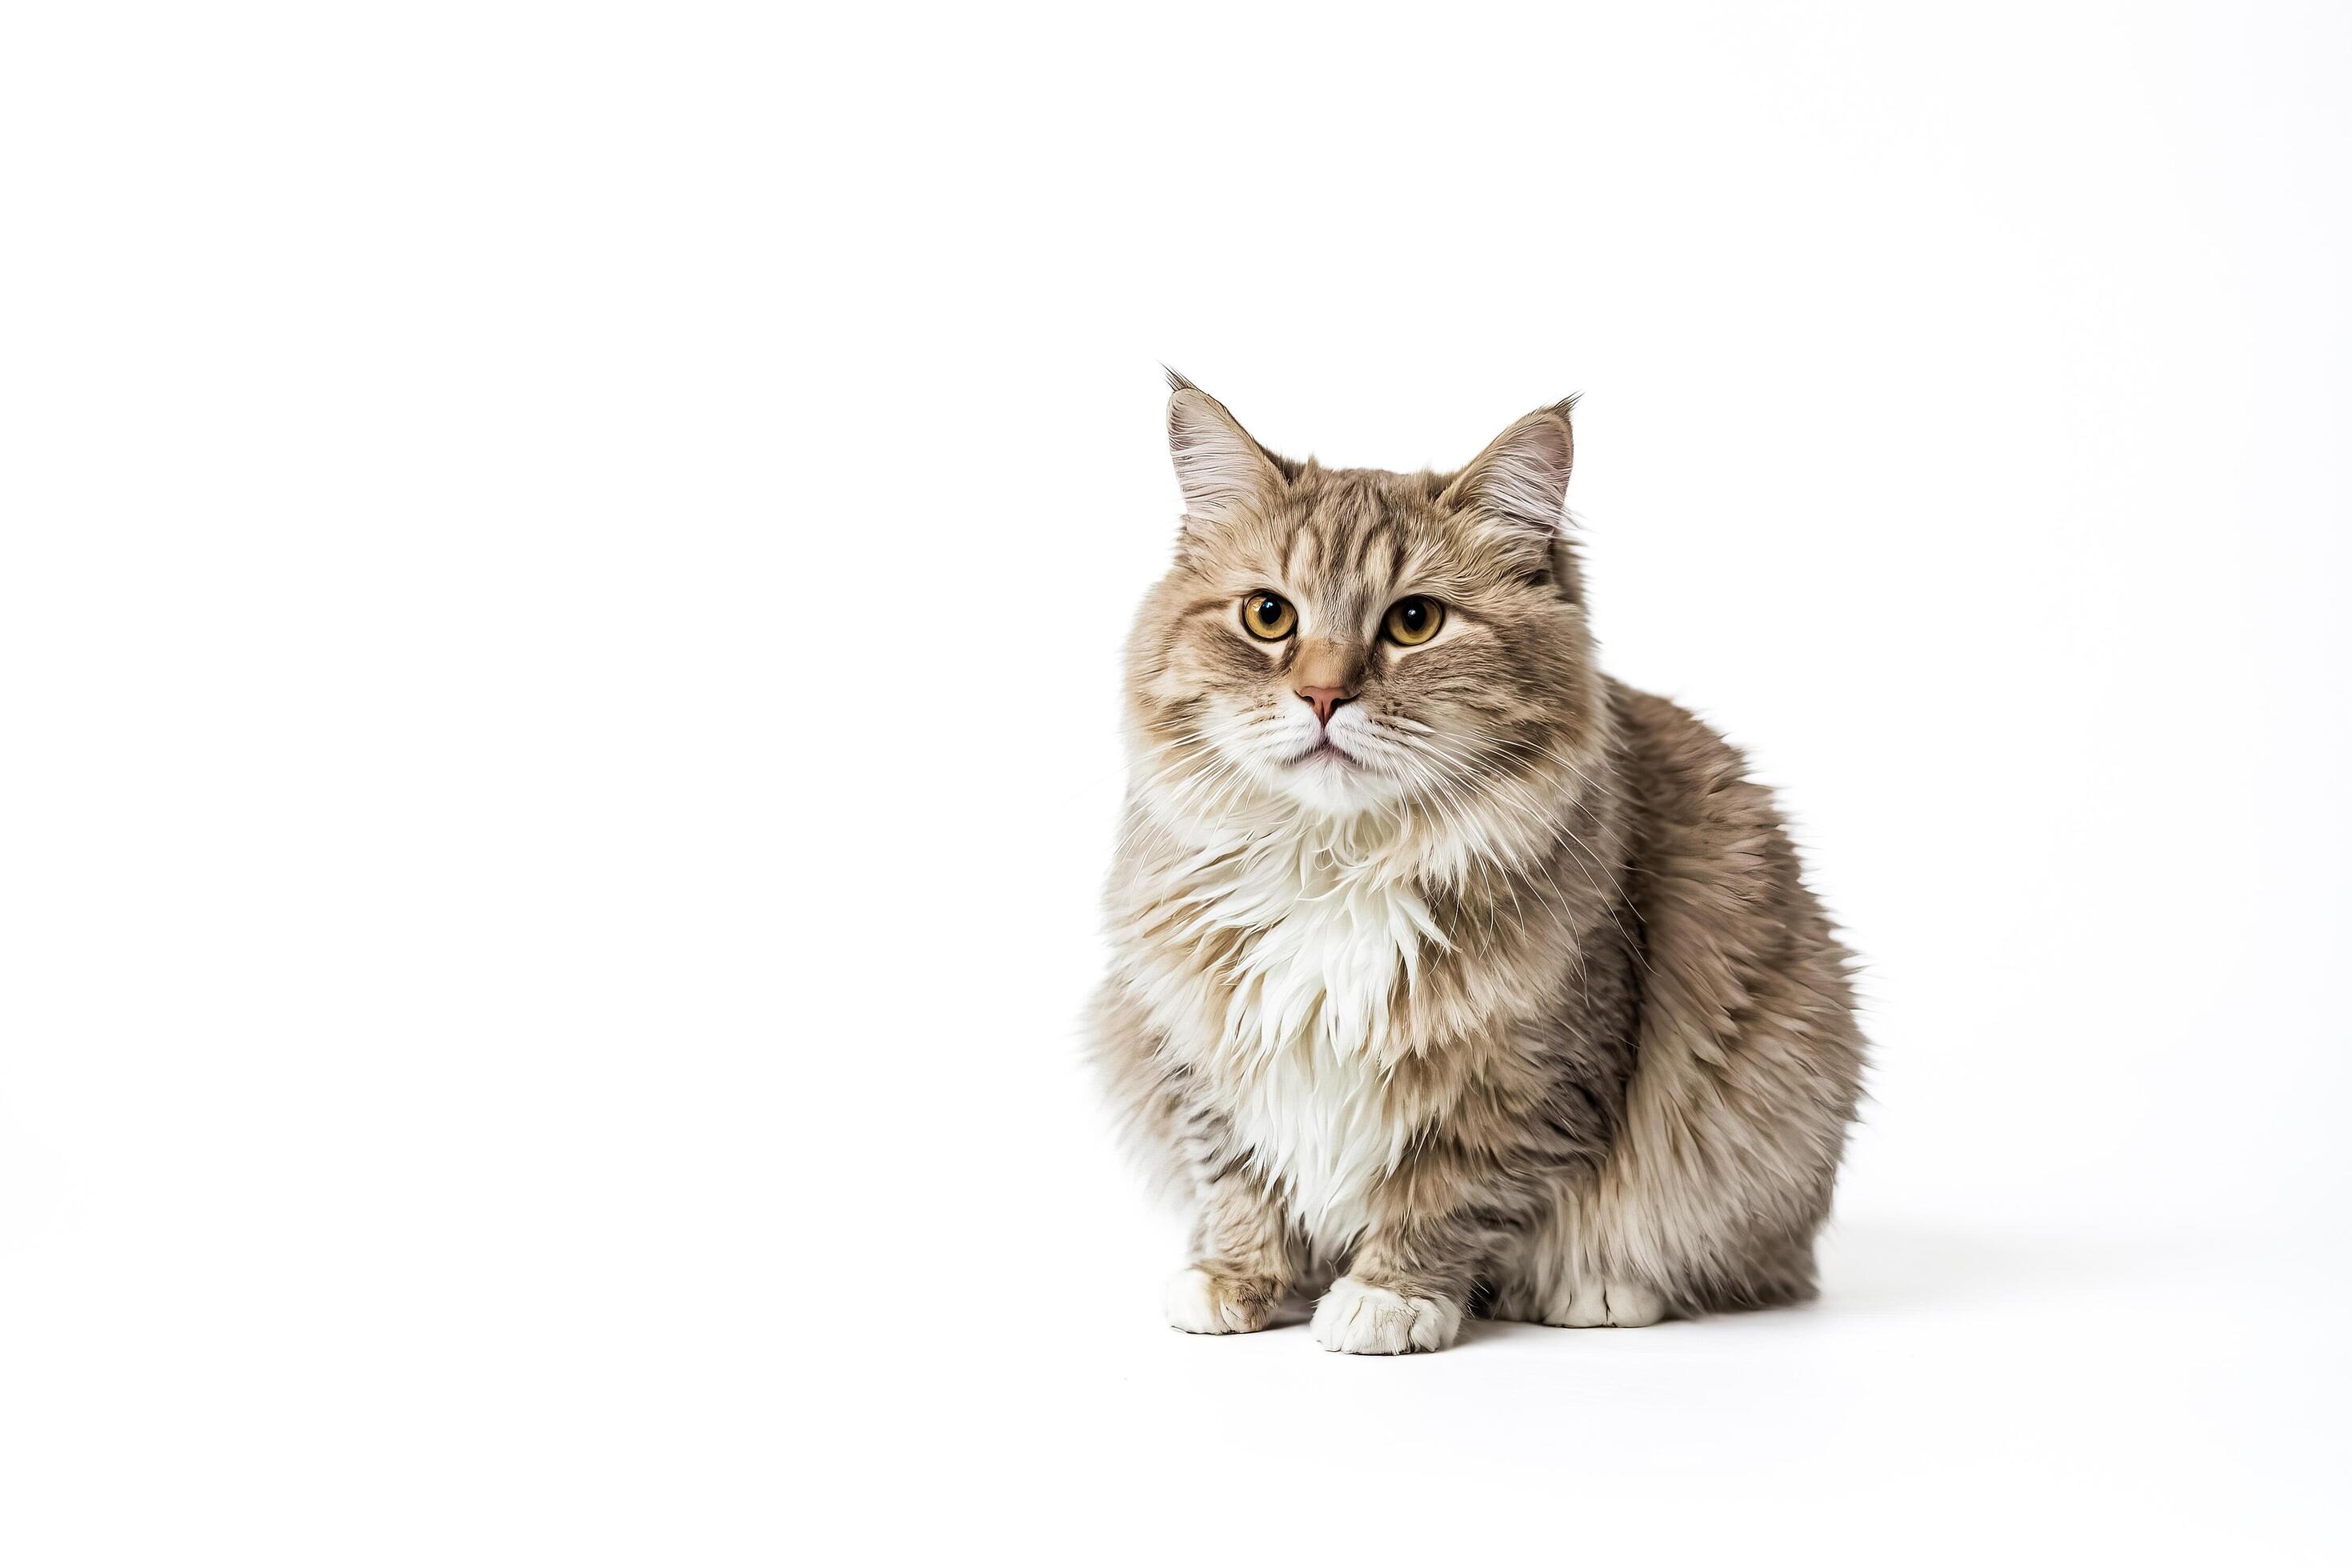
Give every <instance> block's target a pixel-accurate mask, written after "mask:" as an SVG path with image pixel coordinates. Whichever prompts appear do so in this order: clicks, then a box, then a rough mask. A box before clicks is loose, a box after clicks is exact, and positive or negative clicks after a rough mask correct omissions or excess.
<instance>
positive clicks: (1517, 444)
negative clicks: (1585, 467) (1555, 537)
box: [1438, 397, 1576, 533]
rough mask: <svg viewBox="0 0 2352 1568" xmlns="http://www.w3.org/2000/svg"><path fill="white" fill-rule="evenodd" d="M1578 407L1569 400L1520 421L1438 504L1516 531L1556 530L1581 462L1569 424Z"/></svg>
mask: <svg viewBox="0 0 2352 1568" xmlns="http://www.w3.org/2000/svg"><path fill="white" fill-rule="evenodd" d="M1575 405H1576V399H1575V398H1573V397H1570V398H1564V399H1562V400H1561V401H1560V402H1558V403H1555V404H1553V405H1551V406H1550V407H1549V408H1538V409H1537V410H1536V411H1535V412H1534V413H1532V414H1530V415H1528V416H1526V417H1525V418H1523V419H1520V420H1519V421H1517V423H1516V424H1514V425H1513V426H1511V427H1510V428H1509V429H1507V430H1506V431H1504V432H1503V433H1502V434H1501V435H1500V436H1497V437H1495V439H1494V440H1493V441H1491V442H1489V443H1488V444H1487V447H1486V450H1485V451H1483V452H1481V453H1479V454H1478V456H1477V457H1476V458H1475V459H1473V460H1472V462H1471V464H1470V466H1469V467H1468V468H1465V469H1463V470H1462V472H1461V473H1460V474H1458V475H1456V476H1455V477H1454V481H1453V483H1451V484H1449V485H1447V486H1446V487H1445V493H1444V495H1443V496H1441V497H1439V498H1438V499H1439V500H1441V501H1443V502H1444V503H1445V504H1447V505H1450V506H1458V507H1467V508H1472V509H1475V510H1479V511H1484V512H1486V513H1487V514H1489V515H1491V516H1493V517H1495V518H1496V519H1497V520H1499V521H1503V522H1506V523H1509V524H1512V525H1514V526H1517V527H1520V528H1528V529H1534V530H1537V531H1540V532H1543V533H1549V532H1551V531H1553V530H1555V529H1557V528H1558V527H1559V520H1560V513H1561V512H1562V510H1564V509H1565V508H1566V507H1567V505H1568V474H1569V469H1570V468H1571V467H1573V466H1574V464H1575V460H1576V435H1575V431H1574V429H1573V428H1572V427H1571V426H1570V424H1569V410H1570V408H1573V407H1574V406H1575Z"/></svg>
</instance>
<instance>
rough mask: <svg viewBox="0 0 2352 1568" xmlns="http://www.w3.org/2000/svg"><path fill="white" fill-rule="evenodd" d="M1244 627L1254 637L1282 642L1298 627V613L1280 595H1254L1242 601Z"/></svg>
mask: <svg viewBox="0 0 2352 1568" xmlns="http://www.w3.org/2000/svg"><path fill="white" fill-rule="evenodd" d="M1242 625H1243V626H1247V627H1248V628H1249V635H1250V636H1252V637H1260V638H1263V639H1264V640H1265V641H1267V642H1280V641H1281V640H1282V639H1283V638H1285V637H1288V636H1289V635H1290V632H1291V628H1292V627H1294V626H1297V625H1298V612H1297V610H1294V609H1292V608H1291V607H1290V601H1289V600H1287V599H1286V598H1283V597H1282V596H1281V595H1276V594H1252V595H1250V596H1249V597H1248V598H1246V599H1244V600H1243V601H1242Z"/></svg>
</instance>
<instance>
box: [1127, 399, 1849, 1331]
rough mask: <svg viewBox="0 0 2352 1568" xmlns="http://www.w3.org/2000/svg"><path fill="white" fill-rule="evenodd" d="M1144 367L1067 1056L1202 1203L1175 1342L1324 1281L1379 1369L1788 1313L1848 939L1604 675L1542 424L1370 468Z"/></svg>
mask: <svg viewBox="0 0 2352 1568" xmlns="http://www.w3.org/2000/svg"><path fill="white" fill-rule="evenodd" d="M1170 380H1171V384H1172V387H1173V392H1172V395H1171V398H1170V400H1169V405H1168V426H1169V436H1170V444H1171V449H1172V452H1173V455H1174V458H1175V464H1176V473H1177V478H1178V479H1179V481H1180V483H1181V488H1182V490H1183V496H1184V512H1185V515H1184V521H1183V526H1182V531H1181V535H1180V537H1179V539H1178V542H1177V547H1176V558H1175V562H1174V564H1173V565H1172V567H1171V570H1170V571H1169V573H1168V574H1167V576H1166V577H1165V578H1163V579H1162V580H1161V581H1160V584H1159V585H1158V586H1157V587H1156V588H1154V589H1153V590H1152V591H1151V593H1150V596H1149V597H1147V598H1146V599H1145V601H1144V603H1143V606H1142V608H1141V610H1140V612H1139V614H1138V616H1137V617H1136V621H1135V627H1134V631H1133V634H1132V636H1131V637H1130V640H1129V647H1128V668H1127V714H1126V717H1127V725H1128V739H1129V750H1130V756H1131V763H1132V769H1131V779H1130V784H1129V792H1128V800H1127V807H1126V819H1125V830H1124V833H1123V835H1122V837H1121V840H1120V845H1119V847H1118V852H1117V857H1116V860H1115V863H1114V865H1113V867H1112V870H1111V875H1110V880H1109V886H1108V891H1107V894H1106V904H1107V909H1108V918H1109V926H1110V931H1111V941H1112V947H1113V958H1112V963H1111V969H1110V973H1109V975H1108V979H1107V980H1106V981H1105V983H1104V984H1103V986H1102V989H1101V991H1100V993H1099V994H1098V995H1097V999H1096V1003H1095V1005H1094V1010H1093V1015H1092V1040H1093V1043H1092V1050H1093V1054H1094V1057H1095V1059H1096V1061H1097V1065H1098V1066H1099V1067H1100V1068H1101V1070H1102V1073H1103V1076H1104V1078H1105V1079H1106V1081H1107V1083H1108V1088H1109V1090H1110V1094H1111V1097H1112V1099H1113V1100H1114V1102H1115V1104H1116V1105H1117V1107H1118V1109H1119V1110H1120V1111H1121V1112H1122V1114H1123V1116H1124V1119H1125V1121H1126V1123H1127V1127H1128V1131H1129V1133H1130V1134H1131V1136H1132V1138H1133V1140H1134V1141H1135V1142H1137V1143H1138V1144H1139V1147H1140V1149H1141V1150H1142V1152H1144V1154H1145V1155H1146V1157H1147V1160H1148V1161H1149V1162H1150V1163H1151V1165H1152V1166H1153V1167H1154V1168H1155V1169H1156V1170H1157V1171H1158V1172H1160V1173H1161V1174H1163V1175H1164V1176H1166V1177H1167V1178H1168V1179H1169V1181H1170V1182H1171V1184H1172V1185H1173V1187H1174V1188H1175V1190H1176V1191H1178V1192H1179V1193H1180V1194H1182V1195H1183V1197H1184V1198H1185V1199H1186V1201H1187V1202H1188V1203H1189V1204H1190V1205H1191V1207H1192V1213H1193V1215H1194V1225H1193V1232H1192V1261H1191V1263H1190V1264H1189V1266H1188V1267H1186V1268H1183V1269H1182V1270H1181V1271H1180V1272H1179V1273H1178V1274H1177V1275H1176V1276H1175V1278H1174V1279H1172V1280H1171V1283H1170V1285H1169V1288H1168V1296H1167V1310H1168V1317H1169V1321H1171V1323H1172V1324H1173V1325H1174V1326H1175V1327H1177V1328H1179V1329H1183V1330H1187V1331H1192V1332H1195V1333H1246V1332H1249V1331H1253V1330H1256V1329H1261V1328H1264V1327H1265V1326H1266V1324H1267V1322H1268V1321H1269V1319H1270V1317H1271V1316H1272V1315H1273V1313H1274V1312H1275V1310H1276V1308H1277V1306H1278V1305H1280V1304H1281V1303H1282V1302H1283V1301H1284V1300H1286V1299H1294V1298H1295V1299H1300V1300H1304V1299H1305V1298H1306V1297H1307V1295H1309V1294H1312V1293H1313V1292H1315V1291H1316V1290H1318V1289H1320V1291H1321V1294H1320V1299H1319V1300H1318V1301H1317V1304H1316V1306H1315V1310H1314V1317H1313V1331H1314V1334H1315V1337H1316V1339H1317V1340H1318V1342H1320V1343H1321V1344H1322V1346H1323V1347H1324V1348H1325V1349H1326V1350H1331V1351H1342V1352H1356V1353H1362V1354H1381V1355H1385V1354H1395V1353H1399V1352H1409V1351H1433V1350H1440V1349H1443V1348H1444V1347H1445V1346H1446V1345H1447V1344H1449V1343H1451V1342H1453V1340H1454V1337H1455V1335H1456V1334H1457V1333H1458V1332H1459V1331H1460V1329H1461V1324H1462V1321H1463V1318H1464V1316H1465V1314H1471V1313H1482V1312H1483V1313H1487V1314H1491V1315H1494V1316H1496V1317H1502V1318H1509V1319H1518V1320H1524V1321H1533V1322H1544V1323H1554V1324H1560V1325H1564V1326H1568V1327H1596V1326H1601V1325H1613V1326H1618V1327H1625V1328H1631V1327H1636V1326H1639V1325H1642V1324H1646V1323H1653V1322H1655V1321H1658V1320H1659V1319H1661V1318H1664V1317H1668V1316H1674V1315H1678V1314H1689V1313H1696V1312H1702V1311H1706V1310H1717V1309H1727V1308H1746V1307H1762V1306H1769V1305H1772V1304H1775V1303H1780V1302H1786V1301H1794V1300H1801V1299H1804V1298H1806V1297H1808V1296H1810V1295H1811V1294H1812V1291H1813V1288H1814V1286H1813V1258H1812V1254H1813V1237H1814V1233H1815V1231H1816V1230H1817V1229H1818V1228H1819V1227H1820V1226H1821V1224H1822V1219H1823V1218H1824V1216H1825V1215H1826V1214H1827V1213H1828V1209H1829V1204H1830V1193H1831V1187H1832V1183H1833V1182H1834V1180H1835V1178H1836V1173H1837V1166H1838V1161H1839V1158H1840V1156H1841V1154H1842V1153H1843V1149H1844V1144H1845V1134H1846V1127H1847V1124H1848V1122H1849V1121H1851V1120H1852V1118H1853V1107H1854V1100H1855V1096H1856V1094H1857V1091H1858V1086H1859V1080H1860V1076H1861V1072H1862V1066H1863V1052H1864V1045H1863V1040H1862V1037H1861V1035H1860V1033H1859V1032H1858V1030H1857V1029H1856V1027H1855V1024H1854V1019H1853V997H1852V994H1851V992H1850V990H1849V986H1848V983H1847V974H1846V972H1847V968H1848V965H1849V962H1850V960H1849V957H1848V955H1847V953H1846V952H1845V951H1844V949H1843V948H1842V947H1841V946H1840V945H1839V944H1838V942H1837V941H1836V939H1835V938H1834V937H1833V936H1832V932H1831V929H1830V925H1829V922H1828V920H1827V918H1826V917H1825V916H1824V915H1823V913H1822V909H1821V906H1820V905H1819V904H1818V903H1817V902H1816V901H1815V900H1814V899H1813V897H1812V895H1811V893H1810V892H1809V891H1808V890H1807V889H1806V888H1805V886H1804V884H1803V882H1802V880H1801V874H1800V868H1799V866H1798V862H1797V856H1796V852H1795V850H1794V849H1793V848H1792V847H1791V846H1790V842H1789V839H1788V837H1787V835H1786V833H1785V832H1784V831H1783V829H1782V826H1781V823H1780V816H1779V815H1778V814H1777V813H1776V812H1775V810H1774V809H1773V805H1772V802H1771V800H1770V798H1769V795H1767V794H1766V792H1765V791H1764V790H1763V789H1762V788H1761V787H1759V785H1757V784H1752V783H1750V782H1748V779H1747V778H1746V777H1745V775H1744V773H1743V769H1742V763H1741V759H1740V755H1739V753H1738V752H1737V751H1735V750H1734V749H1733V748H1732V747H1731V746H1730V745H1728V744H1727V742H1725V741H1724V740H1723V739H1722V738H1721V737H1720V736H1718V735H1717V734H1716V733H1715V732H1714V731H1711V730H1709V729H1707V728H1706V726H1705V725H1703V724H1701V723H1700V722H1699V721H1697V720H1696V719H1695V718H1693V717H1692V716H1691V715H1690V714H1689V713H1687V712H1685V711H1684V710H1682V709H1680V708H1678V707H1676V706H1675V705H1674V704H1673V703H1671V702H1668V701H1666V700H1664V699H1661V698H1657V697H1652V696H1648V695H1646V694H1644V693H1642V692H1638V691H1633V690H1631V689H1627V688H1625V687H1623V686H1621V685H1619V684H1618V683H1617V682H1616V681H1614V680H1612V679H1610V678H1608V677H1607V676H1605V675H1603V674H1601V671H1600V669H1599V668H1597V667H1596V664H1595V662H1594V656H1593V647H1592V640H1591V634H1590V632H1589V631H1588V629H1587V626H1586V617H1585V608H1584V604H1585V599H1584V584H1583V581H1582V578H1581V575H1580V572H1579V570H1578V563H1577V559H1576V556H1575V554H1574V552H1573V551H1572V550H1571V548H1570V543H1569V541H1568V539H1567V538H1566V536H1565V535H1564V533H1563V532H1562V531H1561V519H1562V516H1563V510H1562V509H1563V506H1564V503H1565V497H1566V490H1567V485H1568V476H1569V467H1570V456H1571V452H1572V449H1573V437H1572V436H1571V433H1570V424H1569V408H1570V405H1569V404H1567V403H1562V404H1559V405H1557V406H1554V407H1550V408H1542V409H1538V410H1537V411H1536V412H1534V413H1532V414H1530V415H1528V416H1527V417H1526V418H1524V419H1521V420H1520V421H1518V423H1517V424H1515V425H1513V426H1511V427H1510V428H1509V429H1507V430H1506V431H1504V432H1503V434H1502V435H1501V436H1500V437H1496V440H1495V441H1494V442H1493V444H1492V445H1490V446H1489V447H1487V448H1486V451H1484V452H1483V453H1481V454H1480V455H1479V456H1478V457H1477V458H1476V459H1475V461H1473V462H1472V463H1471V464H1470V465H1469V467H1467V468H1464V469H1463V470H1461V471H1460V472H1459V473H1456V474H1436V473H1429V472H1423V473H1418V474H1392V473H1385V472H1380V471H1376V470H1370V469H1339V468H1321V467H1318V465H1317V464H1316V463H1315V462H1314V461H1313V460H1312V459H1309V460H1307V461H1305V462H1296V461H1292V460H1289V459H1286V458H1279V457H1276V456H1275V455H1274V454H1273V453H1272V452H1270V451H1268V450H1266V449H1265V447H1261V446H1260V445H1259V444H1258V443H1257V442H1256V441H1255V440H1254V439H1253V438H1252V437H1250V435H1249V434H1248V433H1247V432H1246V431H1244V429H1243V428H1242V427H1241V426H1240V425H1239V424H1238V423H1237V422H1236V421H1235V420H1234V417H1233V416H1232V415H1231V414H1229V413H1228V412H1227V411H1226V410H1225V408H1224V405H1222V404H1220V403H1218V402H1217V401H1216V400H1215V399H1214V398H1213V397H1211V396H1209V395H1207V394H1206V393H1203V392H1202V391H1201V390H1200V389H1199V388H1197V387H1195V386H1193V385H1192V384H1191V383H1189V382H1186V381H1185V380H1183V379H1182V378H1181V377H1179V376H1174V375H1172V374H1171V377H1170ZM1571 401H1572V400H1571ZM1335 1276H1336V1278H1335ZM1326 1281H1328V1282H1329V1283H1328V1286H1326V1285H1325V1282H1326Z"/></svg>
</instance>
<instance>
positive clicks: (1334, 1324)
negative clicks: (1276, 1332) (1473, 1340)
mask: <svg viewBox="0 0 2352 1568" xmlns="http://www.w3.org/2000/svg"><path fill="white" fill-rule="evenodd" d="M1461 1331H1462V1309H1461V1308H1459V1307H1457V1306H1455V1305H1454V1303H1453V1302H1451V1301H1448V1300H1444V1298H1443V1297H1438V1296H1400V1295H1398V1294H1397V1293H1396V1292H1395V1291H1393V1290H1383V1289H1381V1288H1380V1287H1379V1286H1377V1285H1367V1284H1365V1283H1364V1282H1363V1281H1361V1280H1360V1279H1352V1278H1349V1279H1340V1280H1339V1282H1338V1283H1336V1284H1334V1285H1333V1286H1332V1287H1331V1289H1329V1290H1328V1292H1327V1293H1325V1295H1324V1297H1323V1299H1322V1300H1320V1301H1318V1302H1316V1303H1315V1342H1316V1343H1317V1344H1318V1345H1321V1346H1322V1347H1323V1348H1324V1349H1325V1350H1327V1351H1338V1352H1341V1353H1342V1354H1344V1355H1403V1354H1405V1353H1406V1352H1409V1351H1442V1350H1444V1348H1445V1347H1446V1346H1448V1345H1450V1344H1452V1343H1453V1342H1454V1335H1455V1334H1457V1333H1459V1332H1461Z"/></svg>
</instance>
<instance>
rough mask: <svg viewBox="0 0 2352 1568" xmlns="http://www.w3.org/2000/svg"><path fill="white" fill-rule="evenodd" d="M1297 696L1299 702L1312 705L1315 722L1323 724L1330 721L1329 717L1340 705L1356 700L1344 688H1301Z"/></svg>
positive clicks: (1350, 692)
mask: <svg viewBox="0 0 2352 1568" xmlns="http://www.w3.org/2000/svg"><path fill="white" fill-rule="evenodd" d="M1298 696H1299V699H1300V700H1302V701H1305V702H1310V703H1312V704H1314V707H1315V718H1316V721H1317V722H1318V723H1323V724H1328V723H1329V722H1330V721H1331V715H1332V714H1334V713H1337V712H1338V711H1339V707H1340V704H1342V703H1345V702H1353V701H1354V700H1356V694H1355V693H1354V692H1352V691H1350V690H1349V689H1347V688H1346V687H1344V686H1302V687H1300V688H1299V689H1298Z"/></svg>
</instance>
